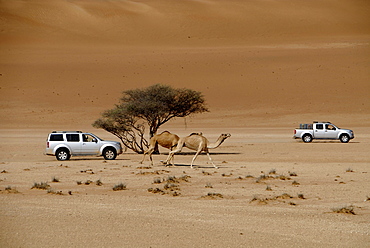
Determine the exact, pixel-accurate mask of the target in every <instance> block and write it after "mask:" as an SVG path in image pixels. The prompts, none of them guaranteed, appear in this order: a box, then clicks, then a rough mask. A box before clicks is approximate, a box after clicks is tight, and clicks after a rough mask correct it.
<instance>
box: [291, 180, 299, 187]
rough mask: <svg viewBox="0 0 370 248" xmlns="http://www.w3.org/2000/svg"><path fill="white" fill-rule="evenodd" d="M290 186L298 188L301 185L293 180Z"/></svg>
mask: <svg viewBox="0 0 370 248" xmlns="http://www.w3.org/2000/svg"><path fill="white" fill-rule="evenodd" d="M292 185H293V186H298V185H301V184H300V183H299V182H297V181H295V180H294V181H293V182H292Z"/></svg>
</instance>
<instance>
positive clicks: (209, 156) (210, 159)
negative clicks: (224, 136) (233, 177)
mask: <svg viewBox="0 0 370 248" xmlns="http://www.w3.org/2000/svg"><path fill="white" fill-rule="evenodd" d="M207 156H208V158H209V161H211V163H212V165H213V167H215V168H216V169H218V167H217V166H216V165H215V164H214V163H213V161H212V158H211V155H209V152H208V151H207Z"/></svg>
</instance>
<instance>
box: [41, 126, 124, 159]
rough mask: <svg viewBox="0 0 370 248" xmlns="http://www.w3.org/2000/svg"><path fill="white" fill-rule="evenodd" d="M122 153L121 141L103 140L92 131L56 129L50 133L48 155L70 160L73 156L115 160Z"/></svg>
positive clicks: (46, 152) (47, 147) (47, 145)
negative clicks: (101, 157)
mask: <svg viewBox="0 0 370 248" xmlns="http://www.w3.org/2000/svg"><path fill="white" fill-rule="evenodd" d="M121 153H122V147H121V143H120V142H117V141H108V140H102V139H100V138H99V137H98V136H96V135H94V134H92V133H83V132H81V131H54V132H52V133H50V134H49V135H48V138H47V142H46V150H45V154H46V155H51V156H55V157H56V158H57V159H58V160H68V159H69V158H70V157H71V156H91V155H93V156H103V157H104V158H105V159H106V160H113V159H115V158H116V156H117V155H118V154H121Z"/></svg>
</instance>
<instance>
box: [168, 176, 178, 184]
mask: <svg viewBox="0 0 370 248" xmlns="http://www.w3.org/2000/svg"><path fill="white" fill-rule="evenodd" d="M166 182H168V183H179V180H177V178H176V177H175V176H168V177H167V179H166Z"/></svg>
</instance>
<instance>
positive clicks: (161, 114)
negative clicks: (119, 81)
mask: <svg viewBox="0 0 370 248" xmlns="http://www.w3.org/2000/svg"><path fill="white" fill-rule="evenodd" d="M207 111H209V110H208V108H207V107H206V106H205V100H204V97H203V95H202V93H200V92H197V91H194V90H190V89H185V88H181V89H174V88H172V87H170V86H167V85H161V84H156V85H153V86H150V87H148V88H144V89H134V90H127V91H124V92H123V96H122V97H121V99H120V103H119V104H118V105H116V107H115V108H114V109H112V110H107V111H105V112H104V113H103V116H102V118H100V119H98V120H97V121H95V122H94V123H93V126H94V127H96V128H102V129H104V130H106V131H108V132H110V133H112V134H114V135H116V136H117V137H118V138H120V139H121V141H122V143H123V144H124V145H125V146H126V147H127V148H129V149H131V150H134V151H135V152H138V153H142V152H144V150H145V148H147V147H148V141H147V140H145V138H144V132H145V128H144V127H145V126H148V127H149V136H150V137H153V135H154V134H156V132H157V130H158V129H159V127H160V126H162V125H163V124H165V123H166V122H168V121H169V120H171V119H173V118H176V117H186V116H189V115H191V114H195V113H202V112H207Z"/></svg>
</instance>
